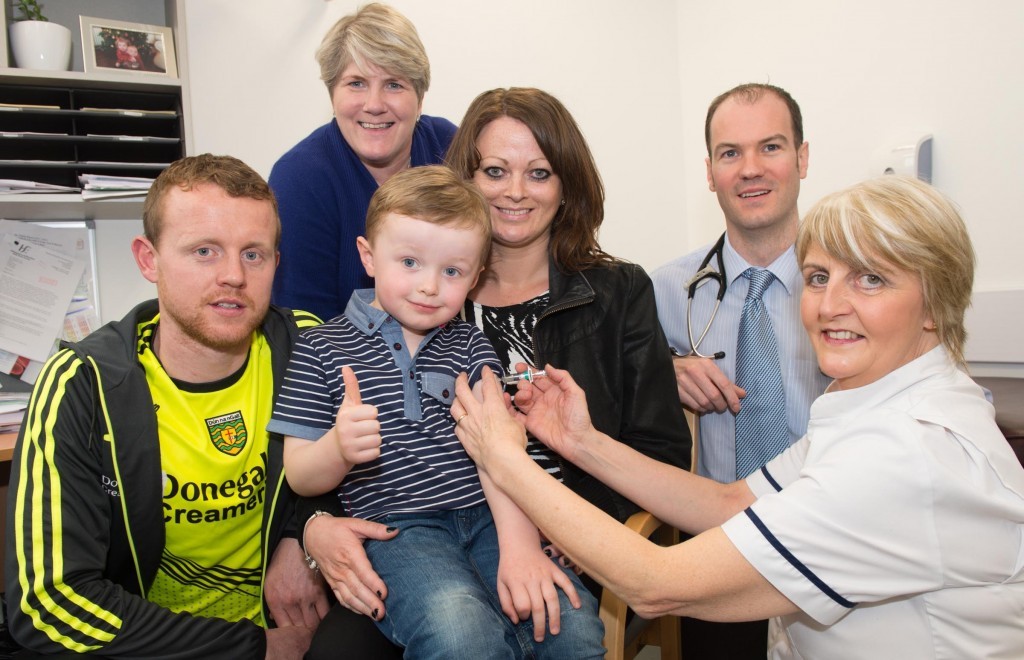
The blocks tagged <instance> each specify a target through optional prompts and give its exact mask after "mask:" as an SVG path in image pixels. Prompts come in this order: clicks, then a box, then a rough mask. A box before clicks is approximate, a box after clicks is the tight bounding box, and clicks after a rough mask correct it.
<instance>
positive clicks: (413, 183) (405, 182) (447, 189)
mask: <svg viewBox="0 0 1024 660" xmlns="http://www.w3.org/2000/svg"><path fill="white" fill-rule="evenodd" d="M391 213H395V214H398V215H404V216H406V217H408V218H415V219H417V220H422V221H424V222H430V223H433V224H437V225H452V226H455V227H468V228H471V229H476V230H477V231H479V232H480V235H481V236H482V237H483V239H484V240H483V246H482V248H481V254H480V264H481V265H483V264H485V263H487V256H488V255H489V254H490V252H491V213H490V208H489V207H488V205H487V202H486V200H484V197H483V195H481V194H480V191H479V190H478V189H477V187H476V186H475V185H473V183H472V182H471V181H464V180H463V179H461V178H460V177H458V176H457V175H456V174H455V172H453V171H452V170H451V169H449V168H447V167H445V166H443V165H427V166H424V167H413V168H409V169H406V170H402V171H401V172H399V173H398V174H396V175H394V176H392V177H391V178H390V179H388V180H387V181H386V182H385V183H384V185H382V186H381V187H380V188H378V189H377V192H375V193H373V197H371V198H370V207H369V208H368V209H367V211H366V234H365V236H366V240H367V241H369V242H370V244H371V245H372V244H373V240H374V238H375V237H376V235H377V233H378V232H379V231H380V227H381V225H382V224H383V222H384V219H385V218H386V217H387V216H388V215H389V214H391Z"/></svg>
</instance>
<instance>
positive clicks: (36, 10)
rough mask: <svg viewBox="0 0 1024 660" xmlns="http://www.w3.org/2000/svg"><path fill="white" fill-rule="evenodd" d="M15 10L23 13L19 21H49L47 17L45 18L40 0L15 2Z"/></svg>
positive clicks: (16, 0) (17, 0) (19, 0)
mask: <svg viewBox="0 0 1024 660" xmlns="http://www.w3.org/2000/svg"><path fill="white" fill-rule="evenodd" d="M14 8H15V9H17V10H18V11H20V12H21V16H20V17H19V19H18V20H22V21H48V20H50V19H48V18H47V17H45V16H43V8H42V7H41V6H40V4H39V0H15V2H14Z"/></svg>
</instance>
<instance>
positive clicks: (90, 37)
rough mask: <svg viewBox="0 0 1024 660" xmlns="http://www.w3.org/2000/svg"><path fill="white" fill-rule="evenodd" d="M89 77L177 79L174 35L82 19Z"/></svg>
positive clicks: (167, 29)
mask: <svg viewBox="0 0 1024 660" xmlns="http://www.w3.org/2000/svg"><path fill="white" fill-rule="evenodd" d="M79 22H80V24H81V29H82V60H83V62H84V68H85V72H86V73H110V74H114V75H118V74H122V73H123V74H124V75H125V76H126V77H134V76H143V77H145V76H161V77H166V78H177V77H178V66H177V61H176V60H175V57H174V32H173V30H172V29H171V28H170V27H168V26H165V25H146V24H144V23H127V22H125V21H115V20H112V19H108V18H95V17H92V16H80V17H79Z"/></svg>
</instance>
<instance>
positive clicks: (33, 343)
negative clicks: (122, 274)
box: [0, 235, 86, 360]
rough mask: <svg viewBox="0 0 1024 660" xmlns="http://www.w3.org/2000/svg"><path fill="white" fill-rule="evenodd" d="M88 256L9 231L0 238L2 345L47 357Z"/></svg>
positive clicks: (30, 355)
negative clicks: (11, 234) (67, 253)
mask: <svg viewBox="0 0 1024 660" xmlns="http://www.w3.org/2000/svg"><path fill="white" fill-rule="evenodd" d="M85 265H86V263H85V260H84V259H76V258H75V257H72V256H68V255H66V254H62V253H60V252H57V251H56V250H52V249H50V248H47V247H45V246H40V245H36V244H33V243H30V242H28V241H25V240H22V239H18V238H15V237H12V236H10V235H5V236H4V237H3V239H2V242H0V310H3V313H2V315H0V348H2V349H3V350H5V351H8V352H11V353H16V354H17V355H21V356H25V357H27V358H29V359H30V360H45V359H46V358H47V357H49V355H50V352H51V350H52V349H53V344H54V340H55V339H56V338H57V337H58V336H60V334H61V332H62V331H63V329H64V316H65V313H66V312H67V309H68V306H69V305H70V304H71V298H72V296H73V295H74V293H75V290H76V289H77V288H78V286H79V283H80V282H81V280H82V273H83V272H85Z"/></svg>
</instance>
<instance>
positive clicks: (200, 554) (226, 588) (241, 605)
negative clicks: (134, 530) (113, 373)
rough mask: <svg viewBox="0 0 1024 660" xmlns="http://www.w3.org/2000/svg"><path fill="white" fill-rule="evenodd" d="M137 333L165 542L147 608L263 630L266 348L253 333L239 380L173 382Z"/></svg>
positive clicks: (269, 394) (270, 382)
mask: <svg viewBox="0 0 1024 660" xmlns="http://www.w3.org/2000/svg"><path fill="white" fill-rule="evenodd" d="M147 334H149V333H146V332H145V331H143V334H142V335H141V337H140V344H139V361H140V362H141V363H142V365H143V367H144V368H145V370H146V379H147V381H148V382H149V386H150V390H151V391H152V394H153V404H154V406H155V408H156V416H157V422H158V425H159V434H160V462H161V466H162V468H163V507H164V525H165V531H166V535H167V541H166V545H165V549H164V553H163V558H162V559H161V563H160V569H159V571H158V572H157V576H156V579H155V580H154V582H153V585H152V587H151V588H150V590H149V593H148V594H147V598H148V599H149V600H151V601H153V602H155V603H157V604H159V605H161V606H163V607H166V608H168V609H171V610H173V611H188V612H191V613H193V614H197V615H199V616H216V617H221V618H225V619H230V620H237V619H240V618H242V617H246V618H250V619H253V620H254V621H257V622H261V621H262V618H261V614H260V577H261V555H260V552H261V550H260V531H261V528H262V520H263V506H264V504H265V502H266V501H267V499H268V494H267V492H266V488H267V461H268V457H267V443H268V441H269V439H268V434H267V431H266V428H267V423H268V422H269V420H270V413H271V408H270V403H271V399H272V392H273V373H272V371H271V366H270V365H271V360H270V359H269V358H267V359H261V352H263V351H267V352H269V350H270V349H269V347H268V346H267V345H266V342H265V340H264V338H263V336H262V334H260V333H256V335H255V337H254V341H253V345H252V347H251V348H250V352H249V358H248V360H247V362H246V364H245V366H243V367H242V369H240V370H239V371H238V372H236V373H235V374H233V375H231V376H229V377H228V378H225V379H224V380H221V381H217V382H214V383H202V384H192V383H182V382H180V381H174V380H172V379H171V378H170V377H169V376H168V375H167V373H166V372H165V371H164V370H163V367H162V366H161V365H160V362H159V360H158V359H157V356H156V355H155V354H154V353H153V351H152V350H151V347H150V342H149V341H148V338H147Z"/></svg>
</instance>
